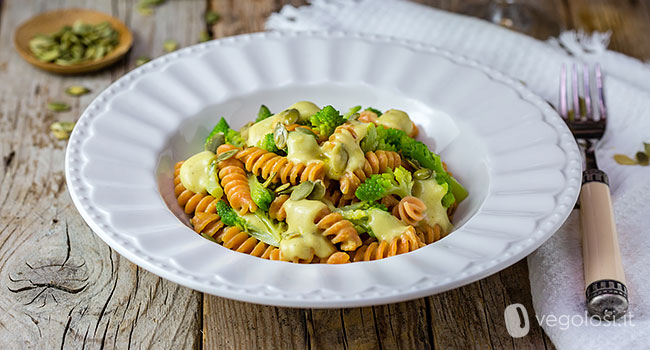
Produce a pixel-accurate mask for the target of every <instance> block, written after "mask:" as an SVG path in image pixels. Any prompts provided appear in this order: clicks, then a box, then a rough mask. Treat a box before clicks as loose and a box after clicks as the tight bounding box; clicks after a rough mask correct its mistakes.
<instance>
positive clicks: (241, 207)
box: [186, 144, 257, 215]
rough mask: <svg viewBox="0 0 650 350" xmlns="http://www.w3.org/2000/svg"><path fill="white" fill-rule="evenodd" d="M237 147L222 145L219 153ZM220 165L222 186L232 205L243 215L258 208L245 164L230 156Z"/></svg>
mask: <svg viewBox="0 0 650 350" xmlns="http://www.w3.org/2000/svg"><path fill="white" fill-rule="evenodd" d="M236 149H238V148H237V147H235V146H232V145H228V144H225V145H221V146H219V148H217V154H218V155H221V154H223V153H224V152H228V151H232V150H236ZM218 166H219V178H220V179H221V186H222V187H223V191H224V193H225V194H226V198H228V202H230V205H231V206H232V207H233V208H235V210H237V212H239V214H241V215H243V214H246V213H247V212H251V213H252V212H254V211H255V210H257V204H255V202H254V201H253V198H251V190H250V186H249V185H248V177H246V172H245V171H244V164H242V162H240V161H239V160H237V159H235V158H234V157H230V158H228V159H226V160H222V161H220V162H219V163H218ZM186 212H187V210H186Z"/></svg>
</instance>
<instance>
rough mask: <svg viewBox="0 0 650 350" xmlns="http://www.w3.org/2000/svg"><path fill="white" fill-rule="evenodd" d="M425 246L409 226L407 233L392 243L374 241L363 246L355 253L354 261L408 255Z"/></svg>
mask: <svg viewBox="0 0 650 350" xmlns="http://www.w3.org/2000/svg"><path fill="white" fill-rule="evenodd" d="M423 246H424V243H423V242H422V241H421V240H420V238H419V237H418V236H417V234H416V232H415V228H414V227H413V226H409V228H408V230H407V231H406V232H404V233H403V234H402V235H401V236H399V237H395V238H394V239H393V240H392V241H391V242H387V241H381V242H377V241H373V242H370V243H368V244H364V245H362V246H361V247H359V249H357V250H356V251H355V252H354V257H353V258H352V261H355V262H356V261H371V260H379V259H383V258H387V257H389V256H395V255H399V254H404V253H408V252H411V251H414V250H416V249H419V248H421V247H423Z"/></svg>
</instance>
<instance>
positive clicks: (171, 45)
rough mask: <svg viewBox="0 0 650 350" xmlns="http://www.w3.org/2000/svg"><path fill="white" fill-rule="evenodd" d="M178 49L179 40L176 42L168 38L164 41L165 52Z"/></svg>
mask: <svg viewBox="0 0 650 350" xmlns="http://www.w3.org/2000/svg"><path fill="white" fill-rule="evenodd" d="M176 49H178V42H176V40H172V39H167V40H165V42H163V50H165V52H173V51H176Z"/></svg>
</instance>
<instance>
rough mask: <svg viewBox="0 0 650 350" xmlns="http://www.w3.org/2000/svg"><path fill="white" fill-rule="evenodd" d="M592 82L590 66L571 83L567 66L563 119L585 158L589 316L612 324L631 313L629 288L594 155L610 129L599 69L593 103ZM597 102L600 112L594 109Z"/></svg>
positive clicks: (597, 69)
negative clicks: (606, 129)
mask: <svg viewBox="0 0 650 350" xmlns="http://www.w3.org/2000/svg"><path fill="white" fill-rule="evenodd" d="M590 76H591V73H590V69H589V67H588V66H587V65H583V66H582V74H579V72H578V69H577V67H576V65H575V64H574V65H573V66H572V69H571V74H570V77H567V68H566V66H564V65H563V66H562V70H561V73H560V115H561V116H562V118H563V119H564V121H565V122H566V124H567V125H568V126H569V129H571V132H572V133H573V135H574V136H575V138H576V141H578V143H579V144H580V145H581V146H582V148H583V149H584V154H585V171H584V172H583V173H582V188H581V190H580V223H581V228H582V230H581V231H582V256H583V262H584V270H585V294H586V297H587V310H588V311H589V313H590V314H591V315H593V316H597V317H600V318H603V319H606V320H613V319H616V318H619V317H622V316H624V315H625V314H626V313H627V308H628V298H627V287H626V286H625V274H624V272H623V265H622V264H621V256H620V252H619V248H618V238H617V232H616V223H615V221H614V214H613V209H612V201H611V196H610V192H609V181H608V178H607V174H605V172H604V171H602V170H600V169H598V163H597V162H596V154H595V150H596V146H597V145H598V141H600V139H601V138H602V137H603V134H604V133H605V128H606V126H607V108H606V107H605V97H604V95H603V76H602V72H601V69H600V65H597V66H596V67H595V70H594V76H595V81H596V84H595V85H596V86H595V93H594V96H593V101H592V96H591V91H592V89H591V84H590ZM568 78H570V83H571V84H569V79H568ZM568 101H571V102H572V103H571V108H572V109H569V105H568ZM594 102H595V104H596V107H597V108H593V106H592V103H594ZM596 110H597V111H598V118H596V113H595V111H596Z"/></svg>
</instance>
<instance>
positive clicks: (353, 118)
mask: <svg viewBox="0 0 650 350" xmlns="http://www.w3.org/2000/svg"><path fill="white" fill-rule="evenodd" d="M360 116H361V114H359V113H353V114H352V115H351V116H350V117H349V118H348V121H351V120H357V119H359V117H360Z"/></svg>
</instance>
